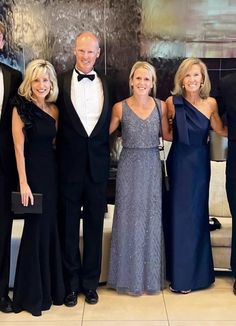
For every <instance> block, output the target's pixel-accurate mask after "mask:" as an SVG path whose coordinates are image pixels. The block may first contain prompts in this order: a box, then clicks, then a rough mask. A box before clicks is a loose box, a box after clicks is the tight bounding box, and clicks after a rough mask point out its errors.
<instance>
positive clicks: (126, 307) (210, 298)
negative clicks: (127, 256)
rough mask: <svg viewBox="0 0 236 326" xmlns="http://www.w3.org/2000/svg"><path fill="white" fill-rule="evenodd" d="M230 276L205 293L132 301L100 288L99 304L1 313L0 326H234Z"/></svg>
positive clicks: (235, 306) (235, 317)
mask: <svg viewBox="0 0 236 326" xmlns="http://www.w3.org/2000/svg"><path fill="white" fill-rule="evenodd" d="M232 285H233V279H232V277H231V276H230V275H227V274H226V275H218V276H217V277H216V282H215V284H214V285H213V286H212V287H211V288H210V289H207V290H203V291H197V292H193V293H190V294H185V295H183V294H174V293H172V292H170V291H169V289H166V290H164V291H163V292H162V293H161V294H159V295H153V296H147V295H144V296H141V297H131V296H128V295H119V294H117V293H116V292H115V291H113V290H110V289H107V288H106V286H102V287H99V290H98V292H99V296H100V301H99V303H98V304H97V305H88V304H87V303H85V302H84V297H83V296H80V297H79V301H78V305H77V306H76V307H73V308H67V307H65V306H60V307H56V306H53V307H52V308H51V309H50V310H49V311H46V312H44V313H43V315H42V316H41V317H33V316H31V315H30V314H28V313H26V312H22V313H20V314H3V313H0V325H1V326H12V325H14V326H31V325H35V326H236V296H235V295H234V294H233V292H232Z"/></svg>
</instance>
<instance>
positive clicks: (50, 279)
mask: <svg viewBox="0 0 236 326" xmlns="http://www.w3.org/2000/svg"><path fill="white" fill-rule="evenodd" d="M14 105H15V106H16V107H17V111H18V113H19V115H20V117H21V119H22V121H23V122H24V124H25V128H24V134H25V145H24V154H25V165H26V174H27V180H28V184H29V186H30V188H31V191H32V192H35V193H42V194H43V213H42V214H41V215H36V214H34V215H33V214H32V215H27V216H25V223H24V229H23V235H22V239H21V244H20V250H19V256H18V261H17V268H16V276H15V284H14V294H13V306H14V311H15V312H20V311H22V310H26V311H28V312H30V313H32V314H33V315H35V316H39V315H41V312H42V311H43V310H48V309H49V308H50V306H51V305H52V304H58V305H59V304H62V303H63V298H64V283H63V276H62V266H61V253H60V244H59V236H58V229H57V170H56V162H55V157H54V150H53V145H52V143H53V139H54V138H55V135H56V127H55V120H54V119H53V118H52V117H51V116H50V115H48V114H47V113H45V112H43V111H42V110H41V109H40V108H38V107H37V106H36V105H34V104H33V103H31V102H27V101H25V100H23V98H21V97H16V98H15V103H14Z"/></svg>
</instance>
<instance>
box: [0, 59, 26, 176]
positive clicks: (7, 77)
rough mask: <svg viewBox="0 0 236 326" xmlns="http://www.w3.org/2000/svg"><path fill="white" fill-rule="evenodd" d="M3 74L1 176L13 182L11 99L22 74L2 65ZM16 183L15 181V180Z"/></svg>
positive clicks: (0, 135)
mask: <svg viewBox="0 0 236 326" xmlns="http://www.w3.org/2000/svg"><path fill="white" fill-rule="evenodd" d="M0 67H1V69H2V73H3V84H4V96H3V106H2V113H1V118H0V174H2V175H4V176H6V177H7V178H8V180H9V179H11V180H13V177H15V175H16V168H15V153H14V146H13V140H12V128H11V125H12V123H11V121H12V107H11V105H10V99H11V98H12V97H13V96H14V95H15V94H16V93H17V90H18V87H19V86H20V83H21V81H22V76H21V73H20V72H19V71H17V70H15V69H13V68H11V67H9V66H7V65H5V64H3V63H0ZM14 181H15V180H14Z"/></svg>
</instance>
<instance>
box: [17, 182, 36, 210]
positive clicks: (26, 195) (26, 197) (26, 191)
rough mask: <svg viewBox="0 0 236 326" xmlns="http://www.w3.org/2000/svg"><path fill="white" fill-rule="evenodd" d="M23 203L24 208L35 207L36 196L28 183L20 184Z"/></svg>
mask: <svg viewBox="0 0 236 326" xmlns="http://www.w3.org/2000/svg"><path fill="white" fill-rule="evenodd" d="M20 193H21V203H22V205H23V206H28V205H29V204H31V205H34V196H33V194H32V192H31V189H30V187H29V185H28V183H22V184H20Z"/></svg>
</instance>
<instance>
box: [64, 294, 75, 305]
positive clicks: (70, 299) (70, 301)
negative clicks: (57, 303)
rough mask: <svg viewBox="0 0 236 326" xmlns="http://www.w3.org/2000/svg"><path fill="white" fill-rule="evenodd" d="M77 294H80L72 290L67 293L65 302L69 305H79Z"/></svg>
mask: <svg viewBox="0 0 236 326" xmlns="http://www.w3.org/2000/svg"><path fill="white" fill-rule="evenodd" d="M77 296H78V293H77V292H71V293H69V294H67V296H66V297H65V300H64V304H65V305H66V306H67V307H74V306H76V305H77Z"/></svg>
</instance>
